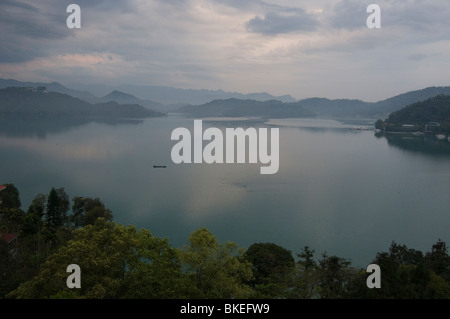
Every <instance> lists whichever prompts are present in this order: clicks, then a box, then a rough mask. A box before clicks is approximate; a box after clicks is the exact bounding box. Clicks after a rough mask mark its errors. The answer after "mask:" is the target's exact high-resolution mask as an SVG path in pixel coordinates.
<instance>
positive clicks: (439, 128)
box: [377, 95, 450, 134]
mask: <svg viewBox="0 0 450 319" xmlns="http://www.w3.org/2000/svg"><path fill="white" fill-rule="evenodd" d="M430 122H434V123H437V124H435V125H433V126H432V127H433V128H432V131H436V132H442V133H447V134H449V133H450V96H449V95H437V96H435V97H432V98H429V99H426V100H425V101H421V102H416V103H413V104H410V105H408V106H406V107H404V108H402V109H401V110H398V111H396V112H393V113H391V114H390V115H389V117H388V118H387V119H386V120H385V121H381V120H379V121H377V128H380V129H384V130H386V131H404V130H405V127H404V125H407V129H408V130H410V131H425V130H426V129H425V126H426V125H427V124H429V123H430ZM430 130H431V129H430Z"/></svg>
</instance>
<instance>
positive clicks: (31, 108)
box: [0, 87, 164, 118]
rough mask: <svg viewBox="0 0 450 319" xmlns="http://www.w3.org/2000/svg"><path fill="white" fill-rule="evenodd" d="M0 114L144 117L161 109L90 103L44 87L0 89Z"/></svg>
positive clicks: (156, 114)
mask: <svg viewBox="0 0 450 319" xmlns="http://www.w3.org/2000/svg"><path fill="white" fill-rule="evenodd" d="M0 114H2V115H3V116H5V115H18V116H70V117H112V118H122V117H123V118H145V117H155V116H163V115H164V114H163V113H160V112H156V111H153V110H149V109H146V108H144V107H143V106H141V105H138V104H118V103H117V102H107V103H97V104H90V103H88V102H86V101H83V100H80V99H78V98H74V97H72V96H70V95H67V94H61V93H56V92H49V91H47V90H46V88H45V87H39V88H23V87H20V88H19V87H9V88H6V89H0Z"/></svg>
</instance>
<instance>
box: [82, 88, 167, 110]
mask: <svg viewBox="0 0 450 319" xmlns="http://www.w3.org/2000/svg"><path fill="white" fill-rule="evenodd" d="M111 101H112V102H117V103H119V104H139V105H142V106H144V107H146V108H149V109H152V110H155V111H160V112H168V111H170V110H171V109H173V108H170V107H168V106H166V105H163V104H161V103H157V102H153V101H151V100H141V99H139V98H137V97H136V96H134V95H131V94H128V93H124V92H121V91H118V90H114V91H112V92H111V93H109V94H108V95H105V96H104V97H102V98H97V99H90V102H92V103H105V102H111Z"/></svg>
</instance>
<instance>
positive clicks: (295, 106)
mask: <svg viewBox="0 0 450 319" xmlns="http://www.w3.org/2000/svg"><path fill="white" fill-rule="evenodd" d="M179 112H181V113H188V114H191V115H192V116H195V117H214V116H225V117H228V116H229V117H241V116H257V117H266V118H288V117H312V116H315V114H314V113H312V112H310V111H308V110H306V109H305V108H303V107H302V105H301V104H300V103H283V102H281V101H278V100H271V101H265V102H261V101H255V100H239V99H227V100H214V101H212V102H209V103H206V104H202V105H188V106H183V107H181V108H180V109H179Z"/></svg>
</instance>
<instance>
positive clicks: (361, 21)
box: [327, 0, 372, 30]
mask: <svg viewBox="0 0 450 319" xmlns="http://www.w3.org/2000/svg"><path fill="white" fill-rule="evenodd" d="M370 3H372V2H370ZM370 3H365V2H362V1H355V0H343V1H340V2H338V3H337V4H336V5H335V6H334V8H333V10H332V12H331V14H329V15H330V16H329V17H328V21H329V23H330V25H331V27H333V28H337V29H349V30H352V29H358V28H365V27H367V24H366V21H367V17H368V16H369V14H370V13H367V6H368V5H369V4H370ZM327 15H328V14H327Z"/></svg>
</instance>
